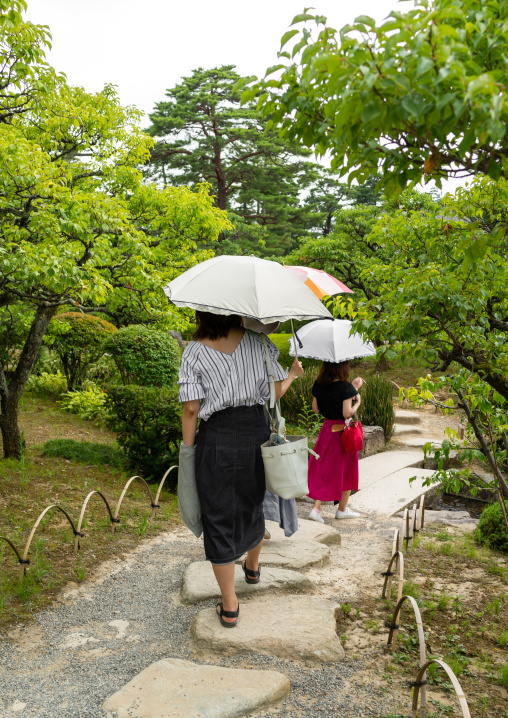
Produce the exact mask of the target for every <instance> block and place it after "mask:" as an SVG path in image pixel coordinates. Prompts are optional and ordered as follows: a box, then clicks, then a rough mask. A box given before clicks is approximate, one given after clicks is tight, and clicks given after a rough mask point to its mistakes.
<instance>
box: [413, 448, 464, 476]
mask: <svg viewBox="0 0 508 718" xmlns="http://www.w3.org/2000/svg"><path fill="white" fill-rule="evenodd" d="M458 457H459V452H458V451H450V454H449V456H448V458H447V459H446V458H445V457H444V456H443V457H441V458H442V459H443V469H456V468H458V467H459V466H462V464H461V463H460V461H459V458H458ZM423 466H424V468H425V469H431V470H432V471H437V468H438V466H437V461H434V457H433V456H427V457H426V459H425V461H424V463H423Z"/></svg>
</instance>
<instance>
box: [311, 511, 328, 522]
mask: <svg viewBox="0 0 508 718" xmlns="http://www.w3.org/2000/svg"><path fill="white" fill-rule="evenodd" d="M309 519H310V520H311V521H318V522H319V523H320V524H324V522H325V520H324V518H323V517H322V516H321V511H318V509H312V511H311V512H310V514H309Z"/></svg>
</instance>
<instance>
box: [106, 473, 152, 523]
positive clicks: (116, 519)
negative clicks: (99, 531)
mask: <svg viewBox="0 0 508 718" xmlns="http://www.w3.org/2000/svg"><path fill="white" fill-rule="evenodd" d="M134 479H139V480H140V481H141V482H142V483H143V486H145V487H146V490H147V491H148V495H149V497H150V506H151V507H152V509H156V508H159V507H158V506H157V505H156V504H155V503H154V500H153V497H152V492H151V490H150V487H149V486H148V484H147V482H146V481H145V479H144V478H143V477H142V476H131V478H130V479H129V480H128V481H127V483H126V484H125V486H124V487H123V491H122V493H121V494H120V498H119V499H118V503H117V505H116V509H115V515H114V517H113V518H114V523H113V524H112V525H111V530H112V532H113V533H115V531H116V525H117V524H118V523H120V521H119V519H118V513H119V511H120V506H121V505H122V501H123V499H124V496H125V494H126V493H127V489H128V488H129V486H130V485H131V484H132V482H133V481H134Z"/></svg>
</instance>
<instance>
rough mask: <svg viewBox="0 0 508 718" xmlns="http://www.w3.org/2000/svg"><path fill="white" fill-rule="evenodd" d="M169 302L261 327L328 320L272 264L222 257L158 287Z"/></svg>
mask: <svg viewBox="0 0 508 718" xmlns="http://www.w3.org/2000/svg"><path fill="white" fill-rule="evenodd" d="M164 292H165V293H166V295H167V297H168V299H169V301H170V302H172V303H173V304H175V305H176V306H177V307H190V308H191V309H197V310H199V311H202V312H212V313H213V314H239V315H240V316H242V317H249V318H251V319H258V320H260V321H261V322H263V324H268V323H270V322H276V321H278V322H284V321H286V320H287V319H318V318H319V317H326V318H328V319H331V318H332V315H331V314H330V312H329V311H328V309H326V307H325V306H324V305H323V304H321V302H320V301H319V299H318V298H317V297H316V296H315V295H314V293H313V292H312V291H311V290H310V289H309V288H308V287H306V286H305V284H303V282H301V281H300V280H299V279H298V278H297V277H295V276H294V275H293V274H291V272H288V271H287V269H286V268H285V267H283V266H282V265H280V264H278V263H277V262H269V261H268V260H266V259H259V258H258V257H237V256H229V255H223V256H221V257H214V258H213V259H208V260H207V261H206V262H201V264H197V265H196V266H195V267H192V268H191V269H188V270H187V271H186V272H184V273H183V274H181V275H180V276H179V277H177V278H176V279H173V281H171V282H169V284H167V285H166V286H165V287H164Z"/></svg>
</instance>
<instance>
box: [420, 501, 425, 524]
mask: <svg viewBox="0 0 508 718" xmlns="http://www.w3.org/2000/svg"><path fill="white" fill-rule="evenodd" d="M419 512H420V531H423V529H424V527H425V494H422V495H421V496H420V506H419Z"/></svg>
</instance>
